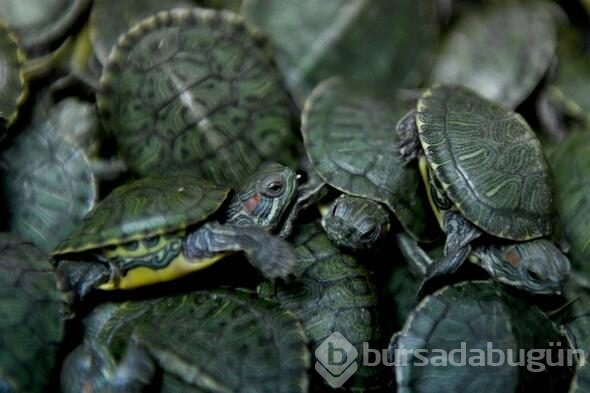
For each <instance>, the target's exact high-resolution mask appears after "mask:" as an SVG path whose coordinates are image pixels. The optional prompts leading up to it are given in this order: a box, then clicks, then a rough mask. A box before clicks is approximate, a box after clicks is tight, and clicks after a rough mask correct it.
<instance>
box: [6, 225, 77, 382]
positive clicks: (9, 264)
mask: <svg viewBox="0 0 590 393" xmlns="http://www.w3.org/2000/svg"><path fill="white" fill-rule="evenodd" d="M0 250H1V251H0V315H1V316H2V317H1V318H0V391H3V392H31V393H41V392H46V391H48V390H47V385H48V383H49V380H50V376H51V373H52V371H53V368H54V366H56V364H57V361H56V360H57V352H58V348H59V345H60V343H61V341H62V339H63V335H64V316H65V314H64V312H65V311H66V310H65V308H64V305H65V302H64V301H65V298H64V296H63V294H62V292H61V291H60V289H59V288H58V280H57V279H56V276H55V275H54V272H53V269H52V267H51V264H50V263H49V260H48V258H47V256H45V255H44V254H43V253H42V252H41V251H40V250H39V249H37V248H35V247H34V246H33V245H32V244H31V243H28V242H26V241H24V240H22V239H21V238H19V237H17V236H15V235H13V234H10V233H0Z"/></svg>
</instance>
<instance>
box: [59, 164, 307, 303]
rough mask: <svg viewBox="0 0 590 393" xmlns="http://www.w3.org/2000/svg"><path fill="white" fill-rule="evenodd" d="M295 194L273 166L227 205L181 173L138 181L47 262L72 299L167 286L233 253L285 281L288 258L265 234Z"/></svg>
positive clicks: (285, 248) (292, 178)
mask: <svg viewBox="0 0 590 393" xmlns="http://www.w3.org/2000/svg"><path fill="white" fill-rule="evenodd" d="M296 191H297V180H296V175H295V173H294V172H293V171H291V170H290V169H289V168H287V167H284V166H282V165H279V164H268V165H265V166H264V167H262V168H261V169H260V170H259V171H257V172H256V173H255V174H254V175H252V176H251V177H250V178H248V179H247V180H246V181H245V182H244V185H243V186H242V187H241V188H239V189H237V190H236V192H235V193H234V195H233V196H232V197H231V198H229V193H230V189H229V188H226V187H222V186H216V185H213V184H211V183H209V182H207V181H204V180H203V179H201V178H198V177H195V176H193V175H190V174H188V173H183V172H175V173H173V174H168V175H167V176H165V177H151V178H144V179H140V180H137V181H134V182H131V183H128V184H125V185H123V186H120V187H118V188H116V189H115V190H114V191H113V192H112V193H111V194H109V195H108V196H107V197H106V198H105V199H103V200H102V201H101V202H100V203H98V204H97V205H96V207H95V208H94V209H93V210H92V211H90V213H88V215H86V217H84V219H83V220H82V222H81V224H80V225H79V226H78V227H77V228H76V229H75V230H74V231H73V233H71V234H70V236H69V237H68V238H67V239H65V240H64V241H62V242H61V243H60V244H59V245H58V246H57V247H56V248H55V249H54V250H53V255H54V256H55V257H56V258H57V259H58V261H57V264H58V269H59V270H60V271H62V272H64V273H65V274H66V275H67V276H68V277H69V279H70V281H71V285H72V287H73V288H75V289H76V292H77V294H78V296H80V297H82V296H84V295H85V294H86V293H87V292H89V291H90V290H91V289H93V288H95V287H98V288H99V289H102V290H115V289H130V288H135V287H139V286H144V285H149V284H154V283H158V282H163V281H170V280H174V279H176V278H178V277H180V276H183V275H186V274H188V273H190V272H193V271H197V270H200V269H203V268H206V267H208V266H210V265H211V264H213V263H215V262H216V261H218V260H219V259H221V258H223V257H225V256H227V255H229V254H231V253H234V252H236V251H243V252H245V253H246V255H247V256H248V259H249V261H250V262H251V263H252V264H254V265H255V266H256V267H257V268H258V269H260V270H261V272H262V273H263V274H264V275H265V276H266V277H267V278H276V277H285V276H287V275H288V274H289V273H291V270H292V267H293V264H294V262H295V256H294V255H293V253H292V250H291V247H290V246H289V245H288V244H287V243H286V242H285V241H283V240H280V239H278V238H275V237H273V236H271V235H270V234H269V232H278V231H279V230H280V229H281V226H282V225H283V224H284V223H285V221H286V220H287V219H288V212H289V209H290V207H291V206H292V203H293V201H294V200H295V199H296ZM226 200H228V205H227V206H226V205H224V203H225V202H226ZM222 207H223V208H222ZM81 254H85V256H86V258H84V255H81ZM76 256H78V257H76ZM71 257H76V258H77V260H70V259H71ZM64 258H65V259H64Z"/></svg>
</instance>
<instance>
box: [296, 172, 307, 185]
mask: <svg viewBox="0 0 590 393" xmlns="http://www.w3.org/2000/svg"><path fill="white" fill-rule="evenodd" d="M295 178H296V179H297V184H299V185H301V184H305V183H307V173H306V172H304V171H297V174H296V175H295Z"/></svg>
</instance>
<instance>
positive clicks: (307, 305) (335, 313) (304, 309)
mask: <svg viewBox="0 0 590 393" xmlns="http://www.w3.org/2000/svg"><path fill="white" fill-rule="evenodd" d="M293 243H294V245H295V253H296V256H297V263H296V264H295V268H294V269H295V271H294V276H295V277H296V278H294V279H292V280H290V281H289V282H276V283H272V282H270V281H265V282H263V283H262V284H260V285H259V286H258V290H257V291H258V293H259V294H260V296H262V297H264V298H268V299H270V300H274V301H278V302H279V303H280V304H281V306H282V307H284V308H285V309H287V310H289V311H291V312H293V313H294V314H295V315H296V316H297V317H298V318H299V320H300V321H301V322H302V324H303V327H304V329H305V332H306V335H307V337H308V338H309V341H310V343H309V345H310V350H311V352H312V353H314V354H315V355H316V359H318V357H319V356H321V355H320V354H319V352H318V351H321V350H322V348H323V346H322V343H324V342H325V341H326V339H329V337H331V336H333V334H340V335H342V336H343V337H345V338H346V339H347V340H348V341H349V342H350V343H351V344H352V345H353V346H354V347H355V348H356V350H357V351H358V353H359V354H360V353H362V351H363V343H367V344H368V345H369V346H370V347H371V348H381V347H382V346H381V345H380V344H384V342H383V332H382V329H381V324H380V322H381V321H380V319H379V318H380V316H379V315H378V311H379V302H378V298H377V288H376V284H375V278H374V276H373V274H372V273H371V272H370V271H369V270H368V269H367V268H366V267H364V266H363V265H362V264H361V263H360V262H359V261H357V259H356V258H355V257H353V256H351V255H347V254H345V253H343V252H342V251H341V250H339V249H338V248H337V247H336V246H334V245H333V244H332V243H331V241H330V239H329V238H328V237H327V236H326V234H325V233H324V231H323V230H322V227H321V225H320V224H319V222H311V223H307V224H304V225H301V226H299V227H298V228H297V232H296V233H295V235H294V237H293ZM318 348H319V349H318ZM318 360H319V359H318ZM316 369H317V367H316ZM386 371H388V370H386V369H384V368H380V367H368V366H364V365H359V367H358V370H357V371H356V372H355V374H354V376H353V377H352V378H351V380H350V382H348V383H347V384H346V386H347V387H348V388H353V389H354V387H356V388H357V389H358V388H361V387H362V388H366V389H368V390H371V389H377V388H379V387H381V388H384V387H385V383H386V381H387V379H388V378H387V373H386ZM384 372H385V373H384ZM334 387H338V386H334Z"/></svg>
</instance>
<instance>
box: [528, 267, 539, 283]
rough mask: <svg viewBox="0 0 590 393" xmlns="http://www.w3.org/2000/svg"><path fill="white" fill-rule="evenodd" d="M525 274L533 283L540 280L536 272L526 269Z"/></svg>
mask: <svg viewBox="0 0 590 393" xmlns="http://www.w3.org/2000/svg"><path fill="white" fill-rule="evenodd" d="M527 273H528V275H529V277H530V278H531V279H533V280H534V281H540V280H541V276H539V274H537V272H535V271H532V270H530V269H527Z"/></svg>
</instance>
